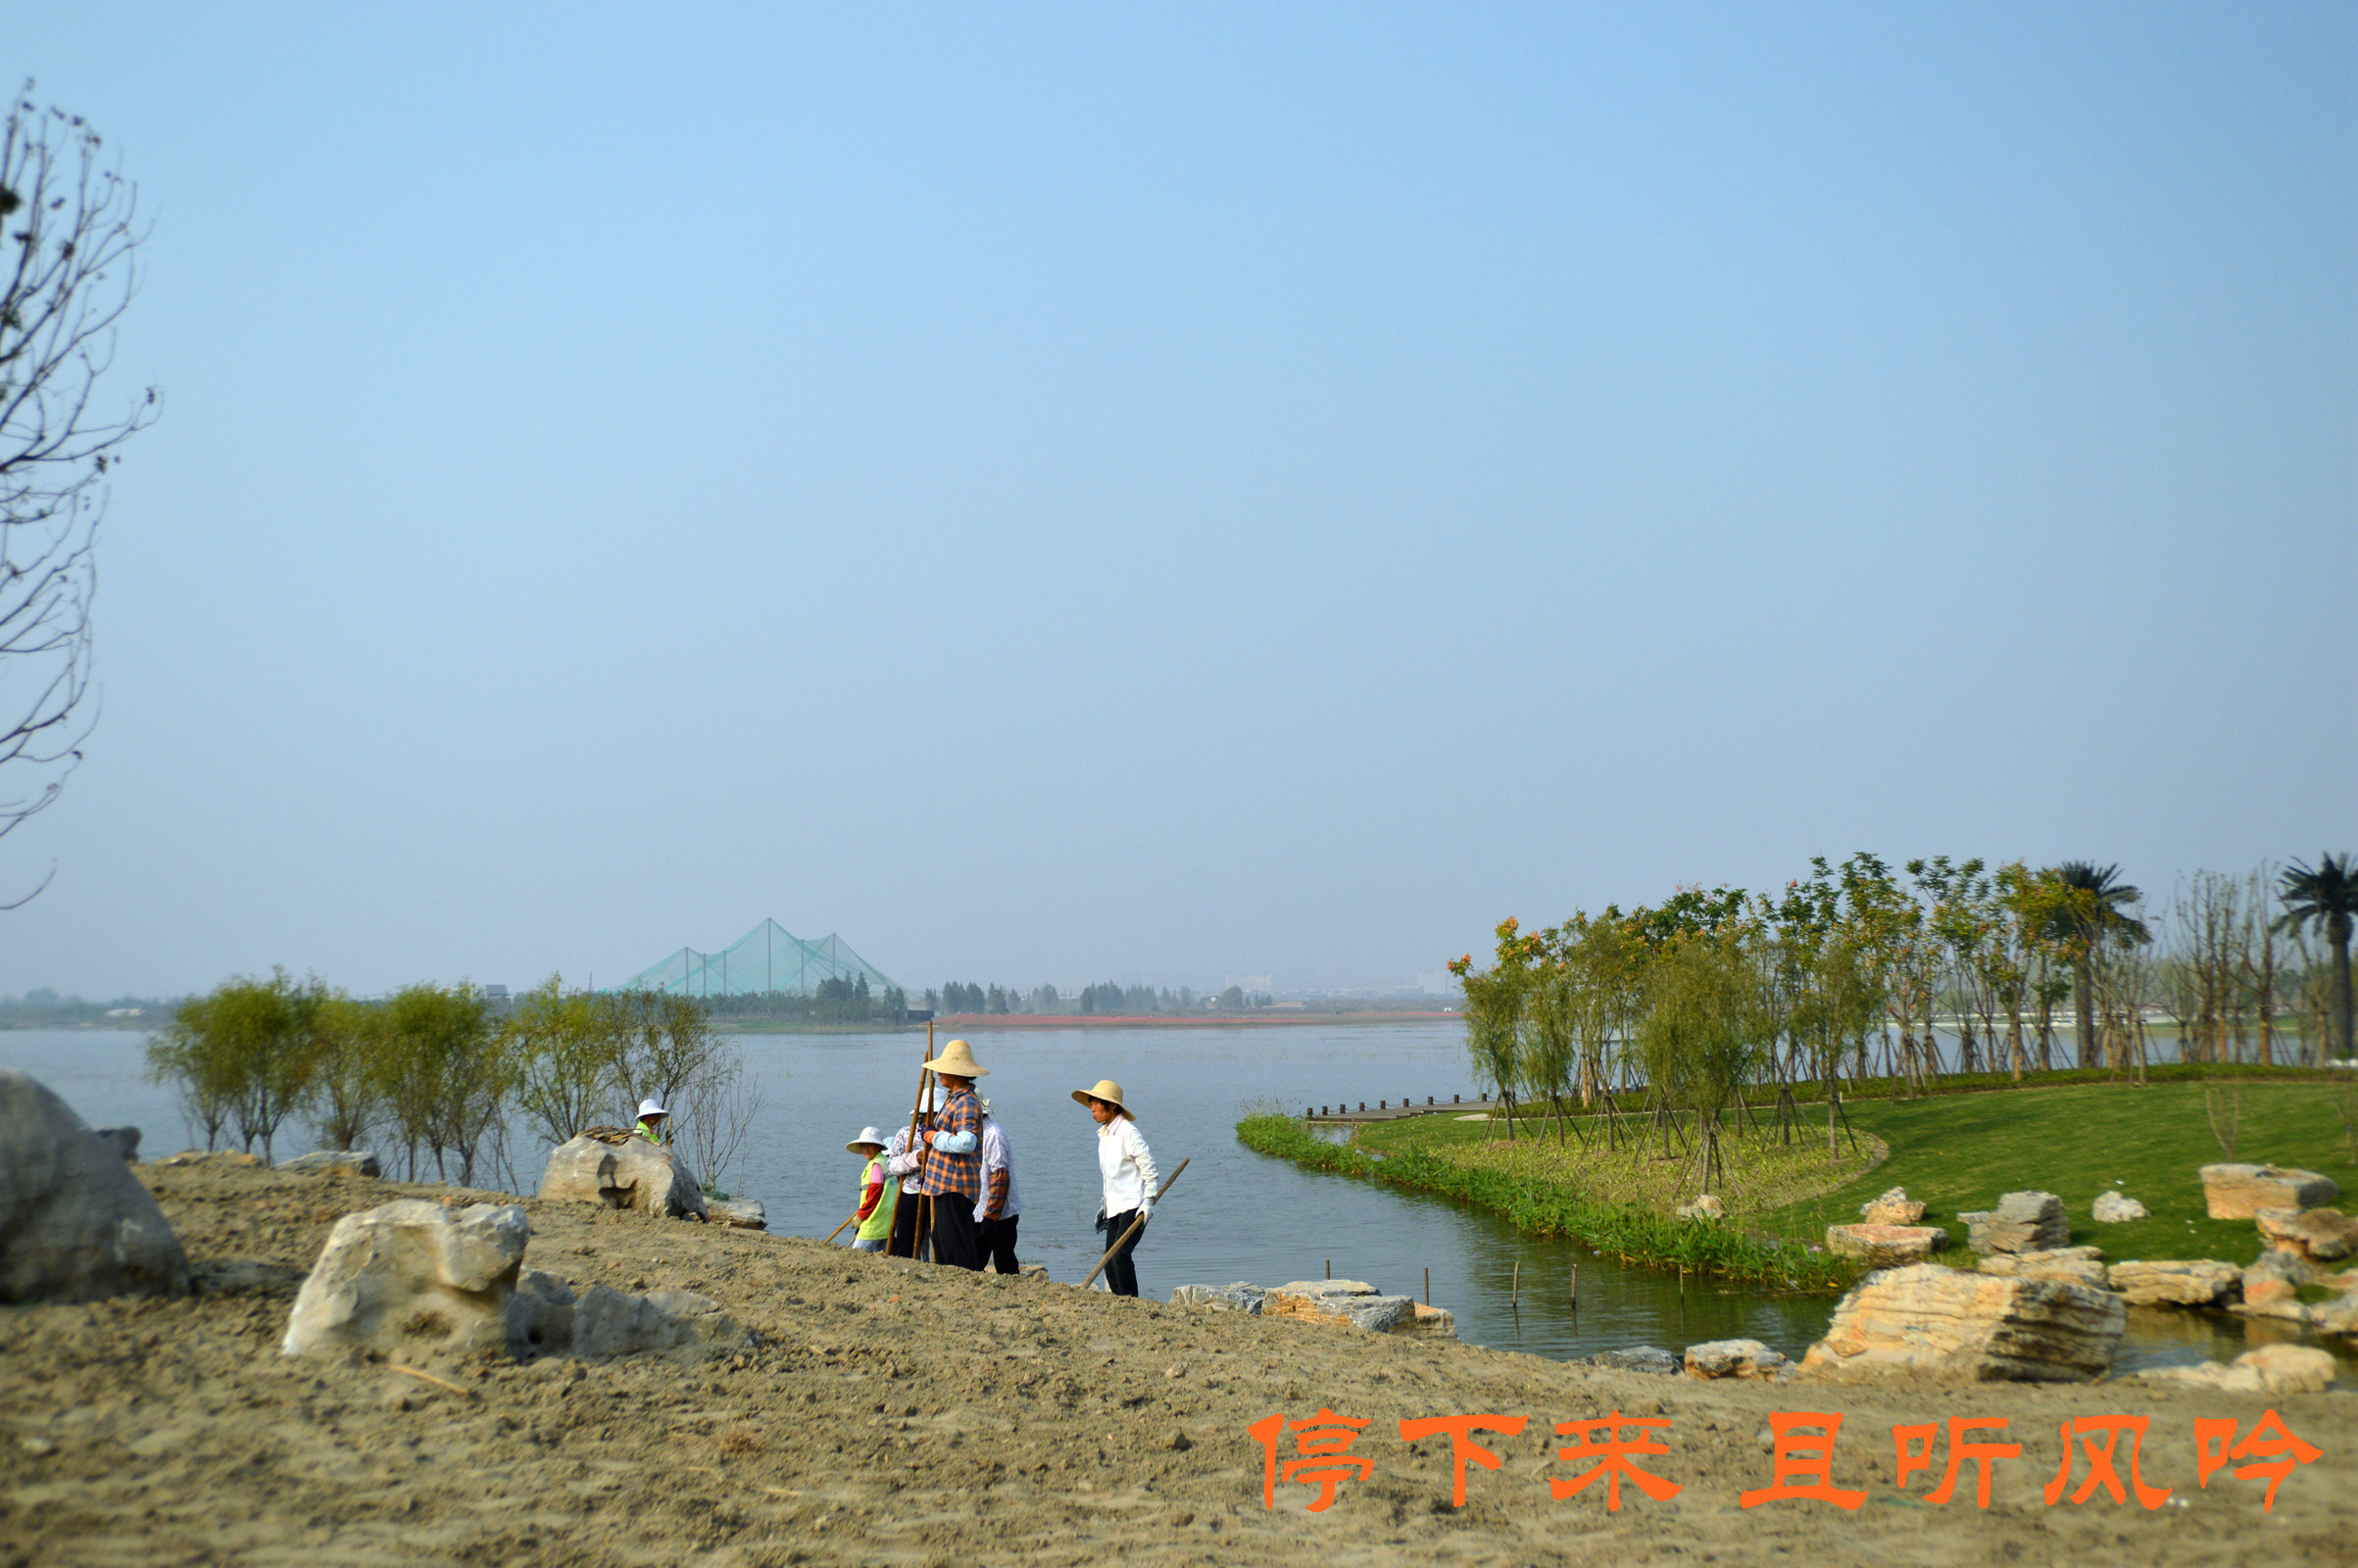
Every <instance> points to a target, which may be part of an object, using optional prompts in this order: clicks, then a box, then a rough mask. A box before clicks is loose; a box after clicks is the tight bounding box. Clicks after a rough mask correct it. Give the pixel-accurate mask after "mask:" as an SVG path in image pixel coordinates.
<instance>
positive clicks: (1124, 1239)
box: [1081, 1154, 1195, 1291]
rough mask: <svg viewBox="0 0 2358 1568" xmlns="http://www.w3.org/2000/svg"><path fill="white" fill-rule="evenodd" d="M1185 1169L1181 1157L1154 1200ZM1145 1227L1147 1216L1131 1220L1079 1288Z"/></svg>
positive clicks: (1084, 1287)
mask: <svg viewBox="0 0 2358 1568" xmlns="http://www.w3.org/2000/svg"><path fill="white" fill-rule="evenodd" d="M1193 1158H1195V1155H1193V1154H1190V1155H1189V1156H1188V1159H1193ZM1186 1169H1187V1159H1183V1160H1181V1161H1180V1162H1179V1169H1178V1170H1175V1171H1173V1172H1171V1179H1170V1180H1169V1181H1167V1182H1164V1183H1163V1184H1162V1191H1161V1192H1159V1193H1156V1194H1155V1195H1154V1201H1155V1202H1157V1203H1159V1202H1161V1201H1162V1200H1163V1198H1164V1197H1165V1195H1167V1194H1168V1193H1169V1192H1170V1190H1171V1189H1172V1188H1174V1187H1176V1186H1178V1185H1179V1175H1180V1172H1181V1171H1184V1170H1186ZM1146 1228H1147V1217H1146V1216H1145V1215H1144V1214H1141V1215H1139V1216H1138V1218H1136V1219H1134V1220H1132V1221H1131V1222H1130V1228H1129V1229H1128V1230H1126V1231H1124V1232H1122V1236H1121V1240H1120V1241H1118V1242H1115V1243H1114V1244H1113V1245H1112V1246H1111V1247H1108V1248H1106V1249H1105V1256H1104V1257H1101V1258H1099V1259H1098V1260H1097V1267H1096V1268H1093V1269H1091V1270H1090V1271H1089V1278H1087V1279H1085V1280H1083V1281H1081V1289H1082V1290H1084V1291H1085V1290H1087V1289H1089V1287H1090V1286H1092V1285H1094V1284H1096V1283H1097V1277H1098V1276H1099V1275H1100V1274H1102V1273H1104V1272H1105V1265H1106V1264H1107V1263H1110V1262H1112V1261H1113V1254H1114V1253H1116V1252H1118V1251H1120V1250H1122V1249H1123V1248H1125V1247H1127V1246H1129V1245H1130V1238H1132V1237H1133V1236H1136V1235H1137V1234H1138V1233H1139V1232H1140V1231H1142V1230H1145V1229H1146Z"/></svg>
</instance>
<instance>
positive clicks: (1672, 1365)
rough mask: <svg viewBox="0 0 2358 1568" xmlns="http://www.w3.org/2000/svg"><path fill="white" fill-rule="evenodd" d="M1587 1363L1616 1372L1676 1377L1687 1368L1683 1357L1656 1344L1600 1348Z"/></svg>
mask: <svg viewBox="0 0 2358 1568" xmlns="http://www.w3.org/2000/svg"><path fill="white" fill-rule="evenodd" d="M1589 1364H1590V1365H1591V1366H1602V1367H1610V1368H1612V1369H1613V1370H1614V1371H1616V1372H1654V1373H1659V1374H1661V1375H1663V1376H1666V1377H1676V1376H1677V1375H1678V1374H1679V1373H1681V1372H1684V1371H1685V1370H1687V1363H1686V1361H1685V1359H1684V1358H1682V1357H1681V1356H1680V1355H1679V1354H1678V1353H1677V1352H1675V1351H1672V1350H1665V1349H1663V1348H1661V1347H1660V1346H1658V1345H1633V1346H1630V1347H1628V1348H1625V1349H1619V1350H1602V1351H1599V1352H1598V1353H1597V1354H1596V1355H1592V1356H1590V1357H1589Z"/></svg>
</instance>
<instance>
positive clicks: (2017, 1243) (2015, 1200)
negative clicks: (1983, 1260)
mask: <svg viewBox="0 0 2358 1568" xmlns="http://www.w3.org/2000/svg"><path fill="white" fill-rule="evenodd" d="M1957 1218H1959V1219H1961V1220H1963V1221H1964V1222H1965V1224H1966V1228H1967V1229H1966V1245H1968V1246H1970V1247H1971V1248H1972V1249H1973V1250H1975V1251H1977V1252H2051V1251H2054V1250H2056V1249H2058V1248H2061V1247H2068V1246H2070V1245H2071V1240H2072V1228H2071V1224H2070V1222H2069V1221H2067V1220H2066V1219H2065V1218H2064V1217H2063V1200H2062V1199H2060V1198H2057V1197H2056V1196H2055V1195H2054V1194H2053V1193H2008V1194H2006V1195H2005V1196H2004V1197H2002V1198H2000V1199H1999V1200H1998V1201H1997V1207H1995V1208H1993V1209H1990V1210H1988V1211H1987V1212H1983V1213H1977V1214H1959V1215H1958V1216H1957Z"/></svg>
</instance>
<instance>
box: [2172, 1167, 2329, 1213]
mask: <svg viewBox="0 0 2358 1568" xmlns="http://www.w3.org/2000/svg"><path fill="white" fill-rule="evenodd" d="M2340 1196H2341V1188H2340V1187H2339V1186H2338V1185H2337V1184H2336V1183H2335V1182H2334V1181H2333V1178H2332V1177H2330V1176H2320V1175H2319V1174H2318V1173H2317V1172H2315V1171H2313V1170H2294V1169H2292V1168H2291V1167H2289V1166H2284V1165H2205V1166H2203V1167H2202V1197H2203V1201H2204V1202H2206V1203H2207V1204H2209V1205H2210V1211H2211V1218H2213V1219H2256V1218H2257V1217H2258V1216H2259V1212H2260V1210H2261V1209H2263V1208H2322V1207H2324V1206H2325V1205H2326V1204H2328V1203H2331V1202H2332V1201H2333V1200H2334V1199H2336V1198H2339V1197H2340Z"/></svg>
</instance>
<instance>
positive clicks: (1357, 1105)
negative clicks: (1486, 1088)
mask: <svg viewBox="0 0 2358 1568" xmlns="http://www.w3.org/2000/svg"><path fill="white" fill-rule="evenodd" d="M1503 1108H1504V1103H1503V1102H1500V1101H1497V1100H1467V1099H1465V1098H1463V1097H1462V1096H1459V1095H1451V1096H1450V1097H1449V1099H1447V1100H1444V1099H1442V1098H1441V1097H1440V1096H1438V1095H1427V1096H1426V1097H1425V1098H1424V1099H1423V1100H1421V1101H1418V1100H1379V1101H1377V1102H1376V1103H1374V1104H1372V1105H1370V1104H1369V1103H1367V1102H1366V1101H1364V1100H1351V1101H1345V1102H1343V1103H1341V1104H1326V1105H1308V1106H1305V1107H1303V1110H1302V1119H1303V1120H1304V1121H1307V1122H1309V1123H1310V1124H1311V1125H1312V1126H1317V1125H1319V1124H1321V1123H1324V1124H1329V1125H1335V1126H1350V1125H1354V1124H1356V1123H1360V1122H1370V1121H1399V1120H1400V1119H1401V1118H1402V1117H1404V1116H1449V1115H1457V1116H1474V1115H1495V1114H1496V1113H1498V1111H1499V1110H1501V1109H1503Z"/></svg>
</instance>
